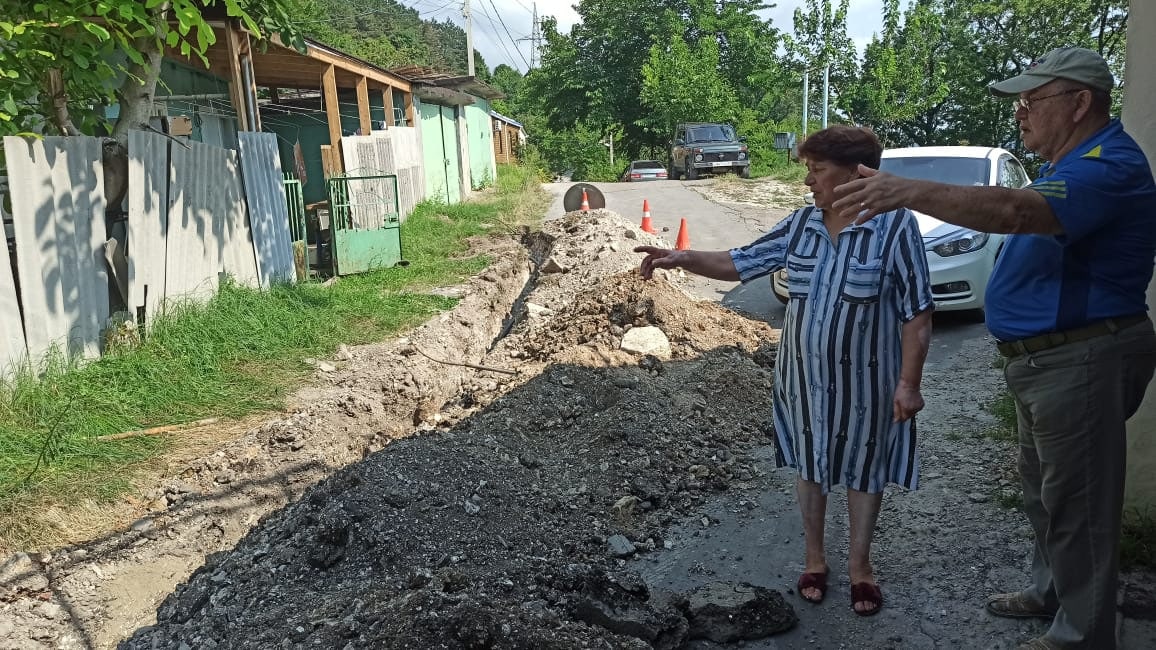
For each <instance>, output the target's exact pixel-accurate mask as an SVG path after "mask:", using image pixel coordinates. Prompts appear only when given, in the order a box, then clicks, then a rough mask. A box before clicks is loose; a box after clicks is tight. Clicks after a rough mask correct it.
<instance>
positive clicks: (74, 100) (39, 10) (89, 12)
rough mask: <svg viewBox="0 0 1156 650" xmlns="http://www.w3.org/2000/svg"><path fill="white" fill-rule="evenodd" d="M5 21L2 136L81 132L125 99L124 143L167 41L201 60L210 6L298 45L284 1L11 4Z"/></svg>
mask: <svg viewBox="0 0 1156 650" xmlns="http://www.w3.org/2000/svg"><path fill="white" fill-rule="evenodd" d="M6 4H9V5H11V6H9V7H6V11H5V12H4V18H3V20H0V77H3V78H4V79H5V80H6V83H5V85H4V88H3V89H2V90H0V133H7V134H11V133H20V132H29V131H43V130H54V131H56V132H59V133H61V134H64V135H76V134H79V133H81V131H82V129H83V130H86V131H89V132H92V131H93V130H94V129H95V128H96V127H97V124H98V121H99V116H98V112H97V111H96V110H95V108H96V107H97V106H99V105H100V104H102V103H106V102H117V103H119V104H120V107H121V110H120V117H119V118H118V119H117V122H116V124H115V125H114V126H113V127H112V129H111V132H112V136H113V138H114V139H116V140H118V141H120V142H122V143H123V142H124V141H125V139H126V138H127V133H128V130H129V129H132V128H137V127H138V126H139V125H140V124H141V123H143V122H146V121H147V119H148V115H149V111H151V109H152V97H153V94H154V92H155V89H156V83H157V79H158V77H159V76H160V65H161V58H162V55H163V52H164V51H165V48H166V47H171V48H174V49H176V50H177V51H179V52H180V53H181V54H183V55H186V56H189V55H191V56H194V57H201V58H202V59H204V53H205V52H206V51H207V50H208V48H209V47H210V46H211V45H212V44H213V43H214V42H215V41H216V36H215V34H214V32H213V30H212V28H211V27H210V26H209V24H208V22H207V21H206V19H205V17H204V15H205V13H206V12H207V11H214V10H215V11H220V10H221V9H223V10H224V11H223V13H224V15H227V16H229V17H232V18H235V19H239V20H241V21H242V22H243V23H244V25H245V27H246V28H248V29H249V31H251V32H252V33H254V34H255V35H257V36H258V38H261V37H264V36H267V35H270V34H280V35H282V36H283V37H284V38H285V39H286V40H287V41H289V42H291V43H299V33H298V32H297V30H296V28H295V27H294V26H293V23H292V21H291V20H290V19H289V16H288V13H287V12H286V8H287V7H286V5H285V4H284V3H283V2H281V1H276V2H258V1H257V0H223V2H218V1H217V0H147V1H145V2H134V1H131V0H119V1H115V2H96V3H93V2H87V1H86V0H39V1H37V2H31V3H30V2H19V1H17V2H8V3H6Z"/></svg>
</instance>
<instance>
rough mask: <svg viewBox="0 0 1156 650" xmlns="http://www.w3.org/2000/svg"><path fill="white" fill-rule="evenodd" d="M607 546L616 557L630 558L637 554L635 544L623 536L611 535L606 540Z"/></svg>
mask: <svg viewBox="0 0 1156 650" xmlns="http://www.w3.org/2000/svg"><path fill="white" fill-rule="evenodd" d="M606 545H607V546H609V547H610V554H611V555H613V556H614V557H623V558H625V557H630V556H631V555H634V554H635V552H637V549H636V548H634V544H632V543H631V542H630V540H628V539H626V537H624V536H622V535H611V536H610V538H609V539H607V540H606Z"/></svg>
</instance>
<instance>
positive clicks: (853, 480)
mask: <svg viewBox="0 0 1156 650" xmlns="http://www.w3.org/2000/svg"><path fill="white" fill-rule="evenodd" d="M882 151H883V149H882V146H881V145H880V144H879V140H878V139H876V137H875V134H874V133H872V132H871V131H870V130H868V129H862V128H854V127H847V126H835V127H831V128H828V129H824V130H822V131H819V132H818V133H815V134H814V135H812V136H810V137H809V138H807V140H806V141H805V142H804V143H803V145H802V146H801V147H800V148H799V156H800V157H801V158H803V159H804V160H805V161H806V164H807V178H806V181H805V182H806V184H807V186H808V187H810V188H811V190H812V191H813V192H814V194H815V205H814V207H807V208H803V209H801V210H798V211H796V212H795V213H794V214H792V215H790V216H789V217H787V218H786V219H784V220H783V221H782V222H780V223H779V224H778V225H776V226H775V227H774V229H772V230H771V231H770V232H769V233H767V234H766V235H765V236H763V237H761V238H760V239H758V240H756V241H755V242H753V243H751V244H749V245H747V246H744V247H742V248H736V249H734V250H730V251H695V250H682V251H678V250H668V249H661V248H654V247H651V246H640V247H638V248H636V249H634V250H635V251H636V252H640V253H646V257H645V258H644V259H643V260H642V275H643V277H646V278H650V277H651V275H652V274H653V273H654V270H655V269H673V268H676V267H680V268H683V269H685V270H687V271H690V272H692V273H696V274H698V275H702V276H706V277H709V278H714V279H717V280H732V281H733V280H742V281H743V282H748V281H750V280H754V279H756V278H760V277H763V276H765V275H767V274H769V273H773V272H775V271H777V270H779V269H781V268H784V267H785V268H786V269H787V281H788V284H789V288H790V300H789V301H788V303H787V312H786V318H785V319H784V322H783V330H782V337H781V344H780V346H781V348H780V350H779V355H778V360H777V362H776V365H775V388H774V391H775V392H774V398H775V399H774V404H775V405H774V423H775V442H776V447H777V453H776V460H777V462H778V465H779V466H780V467H783V466H789V467H793V468H795V469H796V470H797V471H798V478H797V492H798V499H799V508H800V510H801V512H802V518H803V529H804V531H805V534H806V546H807V549H806V562H805V568H804V570H803V574H802V576H801V577H800V578H799V581H798V587H799V594H800V595H801V596H802V598H804V599H805V600H807V601H810V602H812V603H819V602H822V600H823V597H824V595H825V594H826V591H827V573H828V571H829V569H828V567H827V558H826V552H825V550H824V547H823V532H824V521H825V516H826V509H827V493H828V492H829V490H830V489H831V488H832V487H833V486H836V485H842V486H844V487H845V488H846V489H847V505H848V510H849V511H850V522H851V531H850V551H849V561H848V567H847V569H848V573H849V574H850V580H851V603H852V608H853V609H854V611H855V613H857V614H860V615H862V616H869V615H872V614H875V613H876V612H878V611H879V609H880V608H881V607H882V605H883V595H882V592H881V591H880V590H879V586H878V585H877V584H876V582H875V576H874V574H873V572H872V568H871V540H872V538H873V536H874V532H875V522H876V520H877V518H878V516H879V508H880V504H881V502H882V499H883V489H884V487H885V486H886V485H887V484H888V483H895V484H898V485H901V486H903V487H904V488H907V489H915V488H916V487H918V482H919V454H918V451H917V449H916V445H915V419H914V416H915V414H916V413H917V412H918V411H919V410H921V409H922V408H923V397H922V396H921V395H920V392H919V383H920V379H921V378H922V375H923V362H924V359H925V358H926V357H927V348H928V345H929V343H930V340H931V312H932V309H933V306H934V303H933V302H932V298H931V283H930V282H929V278H928V271H927V259H926V258H925V257H924V249H923V241H922V239H921V237H920V234H919V228H918V226H917V225H916V222H915V217H914V215H913V214H912V213H911V212H910V211H908V210H906V209H899V210H895V211H893V212H890V213H887V214H885V215H883V216H880V217H878V218H876V219H874V220H871V221H868V222H866V223H864V224H863V225H855V223H854V220H855V219H854V218H855V215H850V216H848V217H844V216H842V215H840V214H839V213H837V212H835V211H833V210H832V209H831V204H832V203H833V202H834V200H835V194H834V189H835V187H836V186H838V185H841V184H843V183H846V182H847V181H849V180H852V179H855V178H858V168H859V165H866V166H867V167H871V168H872V169H877V168H878V167H879V158H880V155H881V154H882ZM768 290H769V287H768Z"/></svg>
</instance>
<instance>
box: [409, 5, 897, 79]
mask: <svg viewBox="0 0 1156 650" xmlns="http://www.w3.org/2000/svg"><path fill="white" fill-rule="evenodd" d="M399 1H400V2H401V3H402V4H404V5H407V6H409V7H412V8H414V9H416V10H417V11H418V12H419V13H420V14H421V17H422V18H425V19H426V20H438V21H444V20H449V21H451V22H453V23H454V24H456V25H460V26H462V27H463V28H464V27H465V22H466V21H465V18H463V17H462V1H461V0H399ZM574 4H576V0H538V1H537V2H534V0H470V7H471V10H472V12H473V14H474V49H476V50H477V51H478V52H481V54H482V57H483V58H485V60H486V63H487V64H488V65H489V66H490V69H493V68H495V67H497V66H498V65H499V64H502V63H505V64H506V65H509V66H511V67H514V68H516V69H518V70H520V71H522V72H525V71H526V70H527V68H528V67H529V61H530V49H531V48H530V41H529V40H528V38H529V36H530V31H531V26H532V25H533V18H532V16H533V14H532V9H533V8H534V6H535V5H537V8H538V15H539V16H553V17H555V18H556V19H557V20H558V29H559V31H561V32H563V33H567V32H569V31H570V26H571V25H573V24H574V23H575V22H577V20H578V14H577V12H575V11H574V8H573V5H574ZM767 4H775V5H776V6H775V8H773V9H768V10H764V11H763V12H762V13H763V15H765V16H766V17H768V18H770V19H771V21H772V22H773V23H774V25H775V26H776V27H778V28H779V29H780V30H782V31H785V32H789V31H791V29H792V26H793V23H792V20H791V16H792V14H793V13H794V11H795V8H796V7H800V6H803V5H805V4H806V3H805V2H804V0H777V1H776V0H767ZM881 7H882V1H881V0H851V5H850V11H849V13H848V16H847V34H848V36H850V37H851V39H852V40H854V41H855V45H856V46H857V47H858V48H859V51H860V52H862V51H863V47H864V46H866V44H867V43H868V42H869V41H870V40H871V36H872V35H873V34H874V33H875V32H877V31H879V29H880V27H881V25H882V16H881ZM519 39H527V40H519Z"/></svg>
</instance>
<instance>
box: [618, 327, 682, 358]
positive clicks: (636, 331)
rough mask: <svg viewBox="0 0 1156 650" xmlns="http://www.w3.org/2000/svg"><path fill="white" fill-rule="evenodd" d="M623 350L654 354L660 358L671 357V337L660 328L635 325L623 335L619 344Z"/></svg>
mask: <svg viewBox="0 0 1156 650" xmlns="http://www.w3.org/2000/svg"><path fill="white" fill-rule="evenodd" d="M619 347H621V348H622V351H623V352H629V353H631V354H637V355H639V356H643V355H653V356H655V357H658V358H659V359H670V357H671V349H670V339H668V338H667V337H666V334H665V333H664V332H663V331H662V330H661V329H659V328H657V327H654V326H647V327H634V328H631V329H630V331H629V332H627V333H625V334H623V335H622V343H621V345H620V346H619Z"/></svg>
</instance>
